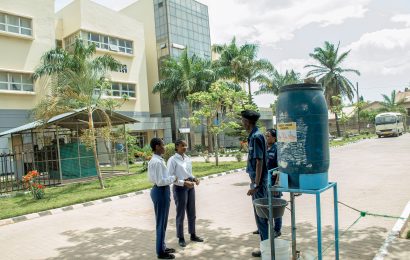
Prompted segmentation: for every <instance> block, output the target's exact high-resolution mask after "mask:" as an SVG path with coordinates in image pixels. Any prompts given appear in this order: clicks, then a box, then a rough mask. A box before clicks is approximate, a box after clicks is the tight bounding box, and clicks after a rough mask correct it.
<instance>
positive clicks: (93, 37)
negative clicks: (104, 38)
mask: <svg viewBox="0 0 410 260" xmlns="http://www.w3.org/2000/svg"><path fill="white" fill-rule="evenodd" d="M90 40H91V41H93V42H99V41H100V35H98V34H96V33H90Z"/></svg>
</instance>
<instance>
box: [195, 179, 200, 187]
mask: <svg viewBox="0 0 410 260" xmlns="http://www.w3.org/2000/svg"><path fill="white" fill-rule="evenodd" d="M194 182H195V184H196V186H198V185H199V182H200V181H199V179H197V178H195V179H194Z"/></svg>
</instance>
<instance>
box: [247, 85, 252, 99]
mask: <svg viewBox="0 0 410 260" xmlns="http://www.w3.org/2000/svg"><path fill="white" fill-rule="evenodd" d="M248 91H249V103H250V104H252V92H251V81H250V80H248Z"/></svg>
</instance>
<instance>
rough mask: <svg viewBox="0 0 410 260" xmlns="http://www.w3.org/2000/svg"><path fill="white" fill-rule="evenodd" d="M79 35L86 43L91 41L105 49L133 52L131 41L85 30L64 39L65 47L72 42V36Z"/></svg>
mask: <svg viewBox="0 0 410 260" xmlns="http://www.w3.org/2000/svg"><path fill="white" fill-rule="evenodd" d="M76 35H81V36H82V39H85V40H87V41H88V43H93V44H95V45H96V47H97V48H101V49H106V50H110V51H115V52H123V53H129V54H132V53H133V43H132V41H127V40H124V39H119V38H115V37H111V36H108V35H101V34H98V33H91V32H86V31H81V32H78V33H75V34H73V35H70V36H68V37H66V38H65V39H64V42H65V44H66V46H65V47H66V48H68V47H69V46H70V45H71V44H73V43H74V41H73V40H72V39H73V37H74V36H76Z"/></svg>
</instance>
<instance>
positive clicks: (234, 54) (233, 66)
mask: <svg viewBox="0 0 410 260" xmlns="http://www.w3.org/2000/svg"><path fill="white" fill-rule="evenodd" d="M258 49H259V47H258V45H256V44H249V43H245V44H244V45H241V46H238V45H237V44H236V39H235V37H234V38H233V39H232V41H231V42H230V43H229V44H223V45H218V44H216V45H213V46H212V50H213V51H214V52H216V53H218V54H219V55H220V57H219V59H218V60H217V61H216V62H215V67H216V68H217V69H216V71H217V76H218V78H224V79H232V80H233V81H234V82H235V83H245V84H246V85H247V86H248V95H249V101H250V102H252V91H251V84H252V82H259V81H260V80H261V78H263V77H265V76H264V74H265V73H266V72H270V71H272V70H273V66H272V64H271V63H270V62H269V61H268V60H265V59H257V54H258Z"/></svg>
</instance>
